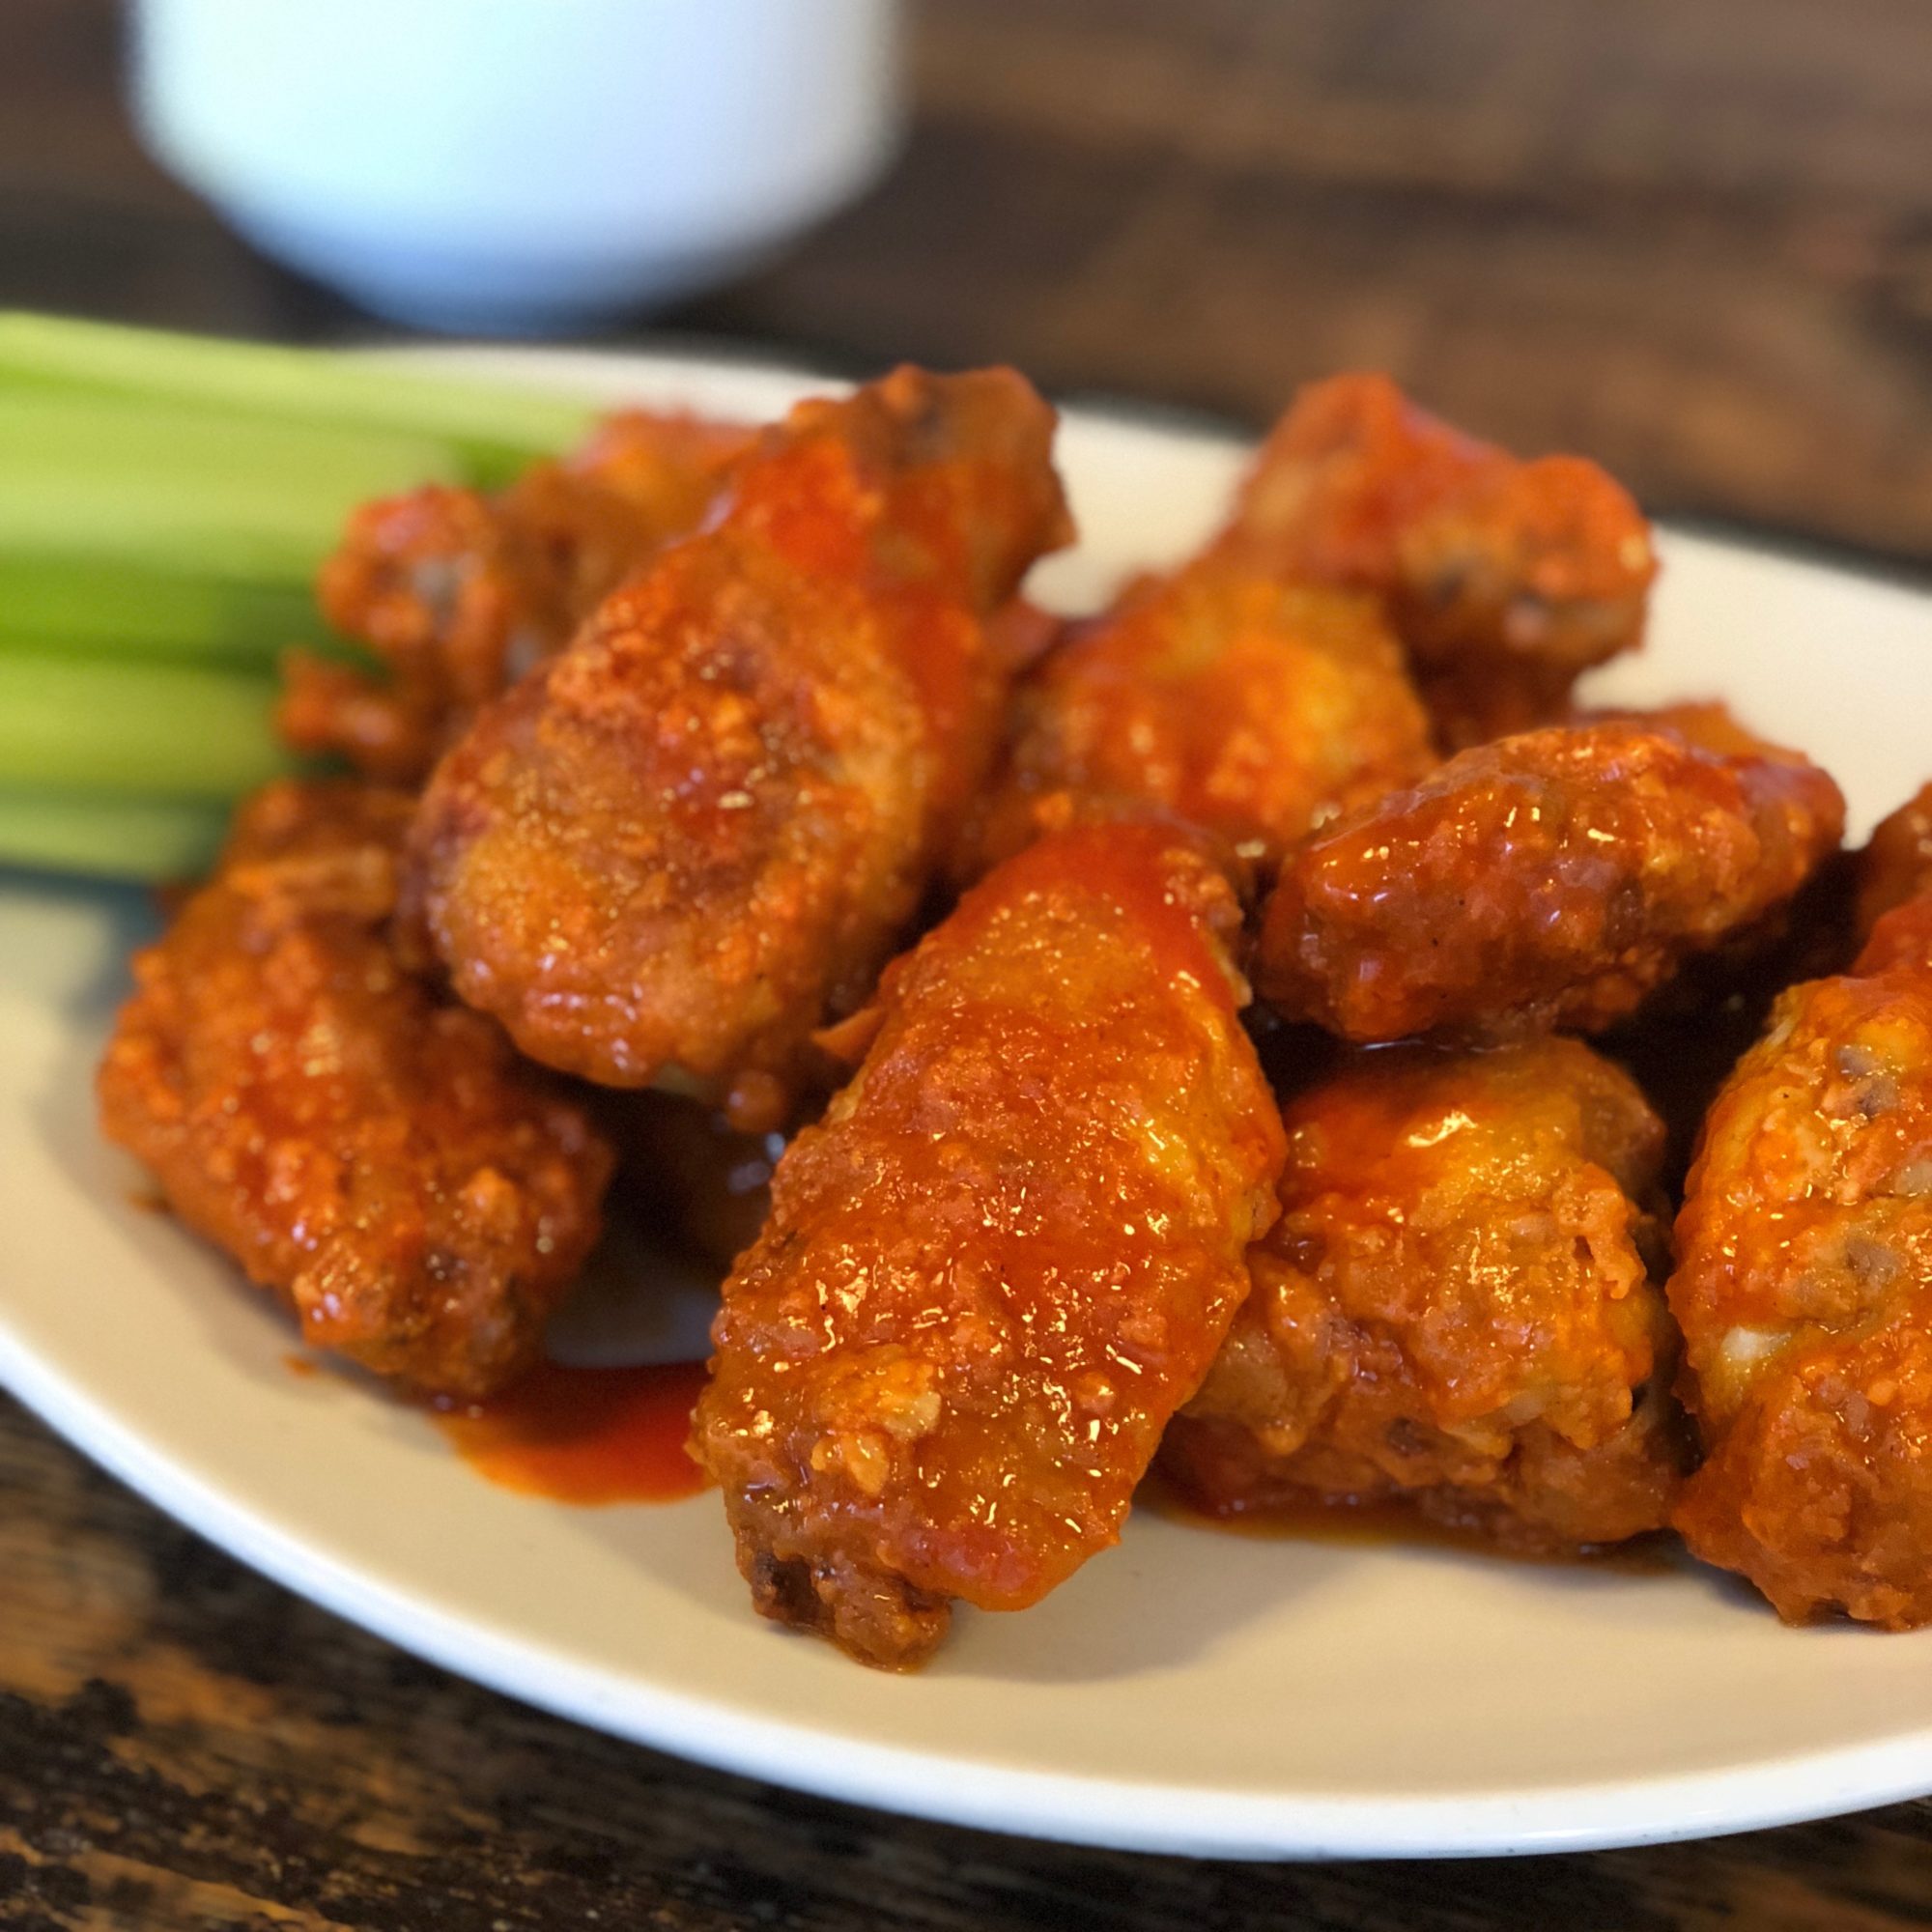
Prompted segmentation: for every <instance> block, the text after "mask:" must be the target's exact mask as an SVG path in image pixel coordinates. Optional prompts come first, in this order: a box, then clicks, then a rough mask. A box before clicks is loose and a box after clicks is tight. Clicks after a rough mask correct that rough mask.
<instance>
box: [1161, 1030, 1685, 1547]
mask: <svg viewBox="0 0 1932 1932" xmlns="http://www.w3.org/2000/svg"><path fill="white" fill-rule="evenodd" d="M1283 1118H1284V1124H1285V1125H1286V1126H1287V1129H1288V1140H1289V1155H1288V1165H1287V1168H1286V1170H1285V1172H1284V1174H1283V1178H1282V1181H1281V1190H1280V1191H1281V1205H1282V1215H1281V1219H1280V1220H1279V1221H1278V1222H1277V1223H1276V1224H1275V1227H1274V1230H1273V1232H1272V1233H1271V1234H1269V1236H1267V1238H1266V1239H1265V1240H1264V1241H1263V1242H1262V1243H1261V1244H1260V1245H1259V1246H1258V1247H1257V1248H1256V1249H1255V1251H1254V1255H1253V1257H1252V1267H1253V1272H1254V1281H1255V1291H1254V1294H1253V1295H1252V1297H1251V1298H1250V1299H1249V1301H1248V1303H1247V1305H1246V1306H1245V1307H1244V1308H1243V1309H1242V1311H1241V1313H1240V1314H1239V1315H1238V1316H1237V1317H1236V1321H1235V1326H1234V1329H1233V1332H1232V1333H1231V1334H1230V1336H1229V1339H1228V1342H1227V1345H1226V1347H1225V1348H1223V1350H1222V1351H1221V1354H1220V1356H1219V1358H1218V1359H1217V1360H1216V1362H1215V1364H1214V1367H1213V1370H1212V1371H1211V1372H1210V1373H1209V1375H1208V1379H1207V1381H1206V1383H1205V1384H1204V1385H1203V1387H1202V1389H1201V1392H1200V1393H1199V1395H1197V1396H1196V1397H1195V1398H1194V1400H1193V1401H1192V1402H1191V1403H1189V1404H1188V1406H1187V1407H1186V1408H1185V1409H1184V1410H1183V1411H1182V1413H1181V1414H1180V1415H1179V1417H1177V1418H1176V1420H1175V1422H1174V1424H1173V1426H1172V1428H1171V1429H1170V1431H1169V1435H1168V1441H1167V1444H1166V1447H1165V1449H1164V1451H1163V1458H1162V1460H1163V1463H1164V1464H1165V1466H1166V1467H1167V1468H1168V1470H1169V1471H1170V1472H1171V1473H1172V1474H1173V1475H1174V1476H1175V1477H1176V1478H1177V1479H1178V1480H1179V1482H1180V1483H1181V1485H1182V1487H1183V1488H1184V1489H1185V1490H1186V1491H1187V1492H1189V1493H1191V1494H1192V1495H1193V1496H1194V1497H1195V1498H1196V1499H1197V1500H1198V1501H1200V1502H1203V1503H1205V1504H1206V1505H1207V1506H1208V1507H1209V1508H1212V1509H1215V1510H1219V1511H1240V1510H1247V1509H1254V1508H1266V1507H1268V1506H1270V1505H1281V1504H1285V1503H1292V1502H1295V1501H1298V1500H1308V1499H1311V1498H1313V1499H1320V1500H1321V1501H1325V1502H1348V1503H1357V1502H1362V1501H1369V1500H1379V1499H1385V1498H1390V1497H1400V1498H1404V1499H1406V1500H1407V1501H1409V1502H1411V1503H1412V1504H1413V1505H1414V1506H1415V1507H1416V1508H1417V1509H1418V1510H1419V1511H1420V1512H1422V1513H1423V1514H1425V1515H1427V1516H1430V1517H1434V1518H1435V1519H1437V1520H1446V1521H1449V1522H1453V1523H1457V1524H1462V1525H1466V1526H1469V1527H1473V1528H1476V1529H1479V1530H1481V1531H1482V1532H1483V1533H1484V1534H1486V1535H1488V1536H1490V1537H1492V1538H1493V1539H1494V1540H1496V1541H1498V1542H1500V1543H1503V1544H1506V1545H1512V1546H1516V1547H1532V1548H1533V1547H1543V1546H1550V1545H1579V1544H1598V1543H1611V1542H1617V1541H1620V1540H1621V1539H1623V1538H1626V1537H1630V1536H1633V1535H1635V1534H1637V1533H1638V1532H1640V1531H1643V1530H1649V1529H1656V1528H1659V1527H1661V1526H1662V1523H1663V1521H1664V1520H1665V1518H1666V1516H1667V1513H1668V1510H1669V1506H1670V1501H1671V1497H1672V1495H1673V1494H1674V1492H1675V1490H1676V1487H1677V1483H1678V1480H1679V1472H1680V1468H1681V1449H1682V1444H1681V1441H1680V1430H1679V1418H1678V1417H1677V1416H1676V1414H1675V1411H1674V1409H1673V1406H1672V1404H1671V1400H1670V1396H1669V1391H1668V1380H1669V1371H1670V1364H1671V1357H1672V1354H1673V1351H1674V1338H1673V1336H1672V1334H1671V1331H1670V1326H1669V1321H1668V1317H1667V1316H1666V1314H1665V1312H1664V1306H1663V1297H1662V1290H1661V1288H1660V1287H1659V1284H1658V1277H1659V1276H1660V1274H1661V1271H1662V1260H1663V1254H1664V1243H1663V1226H1662V1220H1661V1219H1660V1218H1659V1209H1660V1208H1662V1205H1663V1201H1662V1194H1661V1192H1660V1191H1659V1189H1658V1186H1657V1179H1658V1170H1659V1166H1660V1163H1661V1159H1662V1150H1663V1128H1662V1122H1660V1121H1659V1120H1658V1118H1657V1116H1656V1115H1655V1114H1654V1113H1653V1112H1652V1111H1651V1109H1650V1107H1649V1106H1648V1105H1647V1104H1646V1103H1645V1101H1644V1099H1643V1096H1642V1095H1641V1094H1639V1093H1638V1092H1637V1090H1636V1088H1635V1087H1634V1085H1633V1084H1632V1082H1631V1080H1630V1079H1629V1077H1628V1076H1627V1075H1625V1074H1623V1073H1622V1072H1620V1071H1619V1070H1618V1069H1617V1068H1616V1067H1614V1066H1612V1065H1610V1064H1609V1063H1608V1062H1607V1061H1605V1060H1603V1059H1601V1058H1599V1057H1598V1056H1597V1055H1596V1054H1594V1053H1592V1052H1591V1050H1590V1049H1589V1048H1588V1047H1586V1046H1584V1045H1583V1044H1581V1042H1579V1041H1577V1040H1570V1039H1539V1040H1531V1041H1527V1042H1524V1043H1522V1044H1520V1045H1515V1046H1506V1047H1497V1048H1492V1049H1489V1050H1482V1051H1467V1050H1451V1049H1442V1048H1435V1047H1429V1046H1409V1047H1394V1048H1389V1049H1386V1050H1383V1051H1379V1052H1374V1053H1356V1054H1353V1055H1351V1056H1350V1058H1349V1059H1348V1060H1347V1061H1346V1062H1345V1063H1344V1065H1343V1067H1342V1069H1341V1070H1340V1071H1339V1072H1337V1073H1335V1074H1332V1075H1331V1076H1329V1077H1328V1078H1326V1079H1323V1080H1321V1081H1320V1082H1318V1084H1316V1085H1315V1086H1314V1087H1312V1088H1310V1089H1308V1090H1307V1091H1306V1092H1304V1093H1303V1094H1300V1095H1298V1096H1297V1097H1295V1098H1293V1099H1292V1100H1291V1101H1290V1102H1289V1103H1288V1105H1287V1106H1286V1108H1285V1109H1284V1115H1283Z"/></svg>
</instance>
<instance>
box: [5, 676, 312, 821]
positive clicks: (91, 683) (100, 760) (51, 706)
mask: <svg viewBox="0 0 1932 1932" xmlns="http://www.w3.org/2000/svg"><path fill="white" fill-rule="evenodd" d="M274 695H275V687H274V684H273V681H272V680H271V679H270V678H268V677H266V676H260V675H256V674H254V673H251V672H247V671H241V670H215V669H210V668H204V667H202V666H199V665H173V664H145V663H139V662H130V661H128V660H119V661H116V660H111V659H100V658H82V657H74V656H71V655H66V654H60V655H57V654H54V653H48V652H38V651H29V650H8V651H0V788H7V789H12V790H14V791H21V790H27V789H31V788H33V787H36V786H44V787H46V788H47V789H48V790H51V791H65V792H89V793H99V794H108V795H114V796H118V797H124V798H142V799H207V800H222V799H230V798H234V797H236V796H237V795H238V794H240V793H241V792H244V791H247V790H248V789H250V788H251V787H252V786H254V785H258V784H261V783H262V782H264V781H266V780H268V779H270V778H272V777H273V776H274V775H275V774H276V773H277V772H280V771H282V770H285V769H286V768H287V766H288V763H289V759H288V755H287V753H285V752H284V751H283V750H282V748H281V747H280V745H279V744H278V743H277V742H276V740H275V736H274V732H273V729H272V728H271V724H270V718H271V714H272V710H273V705H274Z"/></svg>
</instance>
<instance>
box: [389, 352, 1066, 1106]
mask: <svg viewBox="0 0 1932 1932" xmlns="http://www.w3.org/2000/svg"><path fill="white" fill-rule="evenodd" d="M1053 420H1054V419H1053V413H1052V412H1051V411H1050V410H1049V409H1048V408H1047V407H1046V405H1045V404H1044V403H1042V402H1041V401H1040V400H1039V398H1038V397H1037V395H1036V394H1035V393H1034V391H1033V390H1032V389H1031V388H1030V387H1029V386H1028V385H1027V384H1026V383H1025V382H1024V381H1022V379H1021V378H1019V377H1018V376H1015V375H1013V374H1011V373H1010V372H1007V371H999V370H993V371H986V372H982V373H979V374H974V375H965V376H953V377H935V376H929V375H925V374H923V373H922V372H920V371H917V370H913V369H901V370H899V371H898V372H896V373H895V374H894V375H892V376H890V377H888V378H886V379H885V380H884V381H883V382H879V383H875V384H870V385H869V386H867V387H866V388H864V389H861V390H859V391H858V392H856V393H855V394H854V395H853V396H852V397H851V398H850V399H849V400H846V401H843V402H837V403H824V402H821V403H810V404H806V405H804V406H802V407H801V408H800V409H799V410H797V411H795V412H793V414H792V416H791V417H790V418H789V420H788V421H787V422H786V423H784V424H783V425H782V426H781V427H780V428H779V429H778V430H776V431H774V432H772V433H771V434H770V435H769V436H768V437H767V438H766V440H764V441H763V442H762V443H761V445H760V446H759V448H758V450H757V452H756V453H755V454H754V455H753V456H751V457H748V458H747V459H745V461H744V462H743V463H742V464H741V465H740V467H739V469H738V470H737V472H736V482H735V485H734V487H733V489H732V491H731V493H730V495H729V498H728V501H727V506H726V508H725V511H724V513H723V515H722V516H721V518H720V520H719V521H718V522H717V523H716V524H715V525H714V526H712V527H711V528H710V529H709V530H708V531H707V532H706V533H705V534H703V535H701V536H698V537H696V538H694V539H692V540H691V541H689V542H687V543H684V544H680V545H678V546H675V547H674V548H673V549H671V550H669V551H668V552H666V553H665V554H664V555H663V556H662V557H661V558H660V559H659V561H658V562H657V563H656V564H655V565H654V566H653V567H652V568H651V569H650V570H648V571H647V572H645V573H644V574H643V575H642V576H640V577H639V578H637V579H635V580H634V581H633V582H631V583H630V584H629V585H628V586H627V587H625V588H624V589H622V590H620V591H618V592H617V593H616V594H615V595H614V596H612V597H611V598H610V599H608V600H607V601H606V602H605V604H604V605H603V606H602V607H601V608H600V609H599V611H597V613H596V615H595V616H594V617H593V618H592V620H591V621H590V623H589V624H588V625H587V626H586V627H585V629H584V631H583V632H582V634H581V636H580V637H579V638H578V639H577V640H576V642H574V643H573V644H572V646H571V647H570V648H569V649H568V650H567V651H565V652H563V653H562V654H561V655H560V656H558V657H555V658H553V659H551V660H550V661H549V663H548V664H546V665H544V666H543V667H542V668H539V669H538V670H537V671H536V672H535V673H533V674H532V675H531V676H530V677H528V678H526V680H525V681H524V682H523V683H522V684H521V685H519V686H518V687H517V688H516V689H515V690H513V691H512V692H510V693H509V694H508V695H507V696H505V697H502V698H500V699H498V700H497V702H496V703H494V704H493V705H491V706H489V707H487V708H486V709H485V710H484V711H483V712H482V714H481V715H480V716H479V717H478V718H477V720H476V722H475V724H474V725H473V726H472V727H471V729H470V730H469V733H468V734H467V736H466V737H465V738H464V739H463V740H462V741H461V742H460V743H459V744H458V745H457V746H456V748H455V749H454V750H453V751H452V752H451V753H450V754H449V755H448V756H447V757H446V758H445V759H444V760H443V762H442V763H441V765H440V767H439V768H438V771H437V773H436V776H435V778H434V779H433V780H432V781H431V784H430V786H429V790H428V792H427V794H426V795H425V798H424V801H423V806H422V810H421V812H420V815H419V817H418V820H417V824H416V828H415V832H414V834H413V836H412V866H413V894H412V900H413V905H414V906H415V907H416V908H417V909H419V912H420V915H421V919H422V921H423V923H424V927H425V929H426V931H427V933H428V935H429V936H430V938H431V940H432V941H433V944H434V946H435V949H436V951H437V952H439V953H440V955H441V957H442V959H443V960H444V962H445V963H446V964H447V966H448V969H449V972H450V975H451V979H452V980H453V982H454V984H455V987H456V990H457V991H458V993H459V994H460V995H461V996H462V997H463V998H464V999H465V1000H467V1001H469V1003H470V1004H471V1005H472V1006H474V1007H476V1008H478V1009H481V1010H483V1011H485V1012H489V1013H491V1014H493V1015H494V1016H495V1017H497V1019H499V1020H501V1021H502V1023H503V1024H504V1025H505V1026H506V1027H507V1028H508V1030H509V1032H510V1034H511V1036H512V1037H513V1038H514V1039H515V1040H516V1042H517V1044H518V1045H519V1046H520V1047H522V1048H523V1050H524V1051H525V1052H526V1053H528V1054H529V1055H530V1056H531V1057H532V1058H534V1059H537V1060H540V1061H543V1062H546V1063H547V1064H549V1065H554V1066H558V1067H561V1068H563V1069H565V1070H566V1071H569V1072H574V1073H580V1074H582V1075H585V1076H586V1077H588V1078H590V1079H592V1080H596V1081H600V1082H604V1083H607V1084H609V1085H611V1086H619V1087H641V1086H648V1085H652V1084H661V1085H671V1086H675V1087H678V1088H681V1089H683V1090H685V1091H690V1092H695V1093H697V1094H701V1095H703V1096H706V1097H715V1098H717V1099H719V1100H722V1101H723V1102H724V1103H725V1105H726V1106H727V1107H728V1109H729V1110H730V1112H731V1114H732V1117H733V1121H734V1123H735V1124H737V1125H739V1126H741V1127H745V1128H747V1129H750V1130H753V1131H755V1130H758V1129H761V1128H763V1127H766V1126H770V1125H773V1124H776V1123H777V1122H778V1120H779V1119H780V1117H781V1114H782V1112H783V1108H784V1098H785V1093H786V1089H787V1088H788V1087H789V1086H790V1085H791V1084H793V1083H794V1081H795V1079H796V1074H797V1067H798V1063H799V1059H800V1054H801V1049H802V1047H803V1045H804V1043H805V1041H806V1039H807V1037H809V1035H810V1032H811V1030H812V1029H813V1028H815V1027H816V1026H818V1025H819V1023H820V1022H821V1021H822V1020H823V1019H825V1018H826V1017H827V1016H828V1014H831V1015H837V1014H838V1013H842V1012H849V1011H850V1010H852V1009H854V1008H855V1007H857V1006H858V1005H859V1004H860V1003H861V1002H862V1001H863V1000H864V998H865V997H866V995H867V992H868V991H869V989H870V985H871V981H872V979H873V976H874V974H875V973H876V971H877V969H878V966H879V964H880V962H881V960H882V959H883V957H884V956H885V954H886V953H887V952H888V951H889V950H890V948H891V945H892V942H893V940H894V939H895V936H896V935H897V934H898V933H899V931H900V930H901V929H902V927H903V926H904V924H905V923H906V921H907V919H908V917H909V916H910V914H911V913H912V911H913V910H914V907H915V905H916V903H917V901H918V899H919V896H920V895H921V892H922V891H923V887H924V885H925V883H926V880H927V878H928V876H929V873H930V871H931V869H932V867H933V865H934V863H935V861H936V860H937V859H938V858H939V857H940V856H941V850H942V846H943V844H944V842H945V841H946V839H947V838H950V836H951V833H952V827H953V825H954V823H955V822H956V819H957V816H958V814H959V812H960V811H961V810H962V808H963V806H964V804H965V802H966V800H967V798H968V796H969V795H970V794H971V792H972V790H973V789H974V787H975V785H976V784H977V783H978V781H979V780H980V776H981V774H982V773H983V771H984V768H985V765H986V763H987V761H988V759H989V757H990V755H991V753H992V749H993V744H994V740H995V738H996V735H997V732H998V728H999V723H1000V718H1001V713H1002V709H1003V707H1004V704H1005V700H1006V696H1007V690H1008V686H1009V682H1010V674H1011V665H1010V662H1009V651H1008V650H1007V649H1005V648H1002V647H1001V646H1000V644H999V642H998V641H997V639H998V638H999V637H1000V636H1002V635H1003V634H1002V633H999V632H995V633H992V634H989V631H988V627H987V624H986V622H985V620H986V619H987V618H988V617H989V616H990V615H991V613H993V612H994V611H996V610H997V609H998V608H999V607H1000V606H1002V605H1003V604H1004V602H1005V600H1006V599H1008V598H1009V596H1010V594H1011V592H1012V591H1013V589H1014V587H1015V585H1016V584H1017V582H1018V581H1019V579H1020V577H1021V576H1022V575H1023V573H1024V572H1025V571H1026V569H1027V567H1028V566H1029V565H1030V564H1031V563H1032V561H1033V559H1034V558H1035V557H1036V556H1037V555H1038V554H1040V553H1041V552H1042V551H1044V550H1047V549H1051V548H1052V547H1053V546H1054V545H1056V544H1058V543H1060V542H1062V541H1063V540H1064V539H1065V535H1066V534H1067V527H1068V526H1067V523H1066V515H1065V504H1064V500H1063V498H1062V496H1061V491H1060V485H1059V481H1058V479H1057V477H1056V476H1055V474H1054V472H1053V469H1052V465H1051V461H1050V443H1051V439H1052V432H1053ZM989 635H990V636H991V637H992V638H993V639H995V641H989Z"/></svg>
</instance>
